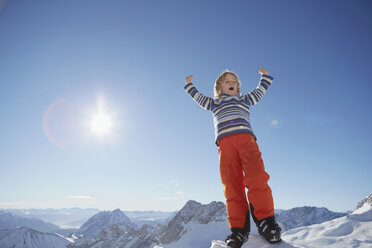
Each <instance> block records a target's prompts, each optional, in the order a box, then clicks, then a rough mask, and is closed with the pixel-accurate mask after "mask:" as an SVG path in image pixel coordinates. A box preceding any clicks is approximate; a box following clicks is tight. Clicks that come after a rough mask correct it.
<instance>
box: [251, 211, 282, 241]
mask: <svg viewBox="0 0 372 248" xmlns="http://www.w3.org/2000/svg"><path fill="white" fill-rule="evenodd" d="M256 226H257V229H258V233H259V234H261V236H262V237H264V238H265V239H266V240H267V241H268V242H269V243H271V244H276V243H280V242H282V239H281V238H280V231H281V230H282V229H281V228H280V226H279V225H278V223H277V222H276V221H275V217H268V218H265V219H263V220H260V221H257V222H256Z"/></svg>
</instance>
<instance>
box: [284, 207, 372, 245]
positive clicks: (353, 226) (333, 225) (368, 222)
mask: <svg viewBox="0 0 372 248" xmlns="http://www.w3.org/2000/svg"><path fill="white" fill-rule="evenodd" d="M282 238H283V239H284V240H285V241H287V242H288V243H289V244H293V245H295V246H296V247H304V248H307V247H329V248H333V247H334V248H340V247H341V248H342V247H345V248H346V247H372V207H371V205H369V204H368V203H366V204H364V205H363V207H360V208H358V209H357V210H355V211H354V212H353V213H352V214H350V215H348V216H345V217H341V218H338V219H334V220H331V221H327V222H324V223H322V224H316V225H312V226H308V227H301V228H296V229H292V230H289V231H287V232H285V233H284V234H283V237H282Z"/></svg>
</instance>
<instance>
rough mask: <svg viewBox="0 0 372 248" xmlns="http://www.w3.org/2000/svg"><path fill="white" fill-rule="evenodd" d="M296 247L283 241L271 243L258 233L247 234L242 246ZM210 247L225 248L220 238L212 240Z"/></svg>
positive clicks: (247, 247)
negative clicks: (246, 239)
mask: <svg viewBox="0 0 372 248" xmlns="http://www.w3.org/2000/svg"><path fill="white" fill-rule="evenodd" d="M273 247H275V248H297V247H298V246H293V245H291V244H289V243H287V242H285V241H282V242H281V243H280V244H276V245H272V244H270V243H268V242H267V241H266V240H264V239H263V238H261V236H260V235H258V234H253V235H252V234H251V235H249V239H248V241H247V242H245V243H244V245H243V246H242V248H273ZM210 248H227V246H226V243H225V242H223V241H221V240H213V241H212V246H211V247H210Z"/></svg>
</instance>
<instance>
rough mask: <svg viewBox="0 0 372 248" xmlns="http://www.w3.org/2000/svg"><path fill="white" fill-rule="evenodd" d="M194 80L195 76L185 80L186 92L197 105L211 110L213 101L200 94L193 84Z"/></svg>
mask: <svg viewBox="0 0 372 248" xmlns="http://www.w3.org/2000/svg"><path fill="white" fill-rule="evenodd" d="M193 79H194V77H193V75H190V76H187V77H186V78H185V83H186V85H185V87H184V89H185V90H186V92H187V93H189V94H190V96H191V97H192V98H193V99H194V101H195V102H196V103H198V104H199V105H200V106H201V107H202V108H203V109H205V110H211V105H212V104H213V99H212V98H210V97H208V96H204V95H203V94H201V93H199V91H198V90H197V89H196V88H195V86H194V85H193V84H192V80H193Z"/></svg>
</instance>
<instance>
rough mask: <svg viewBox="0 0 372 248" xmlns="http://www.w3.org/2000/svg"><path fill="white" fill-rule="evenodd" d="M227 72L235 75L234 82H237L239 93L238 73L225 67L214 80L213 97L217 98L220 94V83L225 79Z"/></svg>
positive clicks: (238, 91)
mask: <svg viewBox="0 0 372 248" xmlns="http://www.w3.org/2000/svg"><path fill="white" fill-rule="evenodd" d="M227 74H230V75H233V76H234V77H235V79H236V82H237V83H238V88H237V93H238V94H239V95H240V80H239V77H238V75H236V74H235V73H234V72H232V71H229V70H227V69H226V70H224V71H223V72H222V73H221V74H220V75H219V76H218V78H217V79H216V82H215V83H214V97H215V98H219V97H220V96H221V84H222V83H223V82H224V81H225V78H226V75H227Z"/></svg>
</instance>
